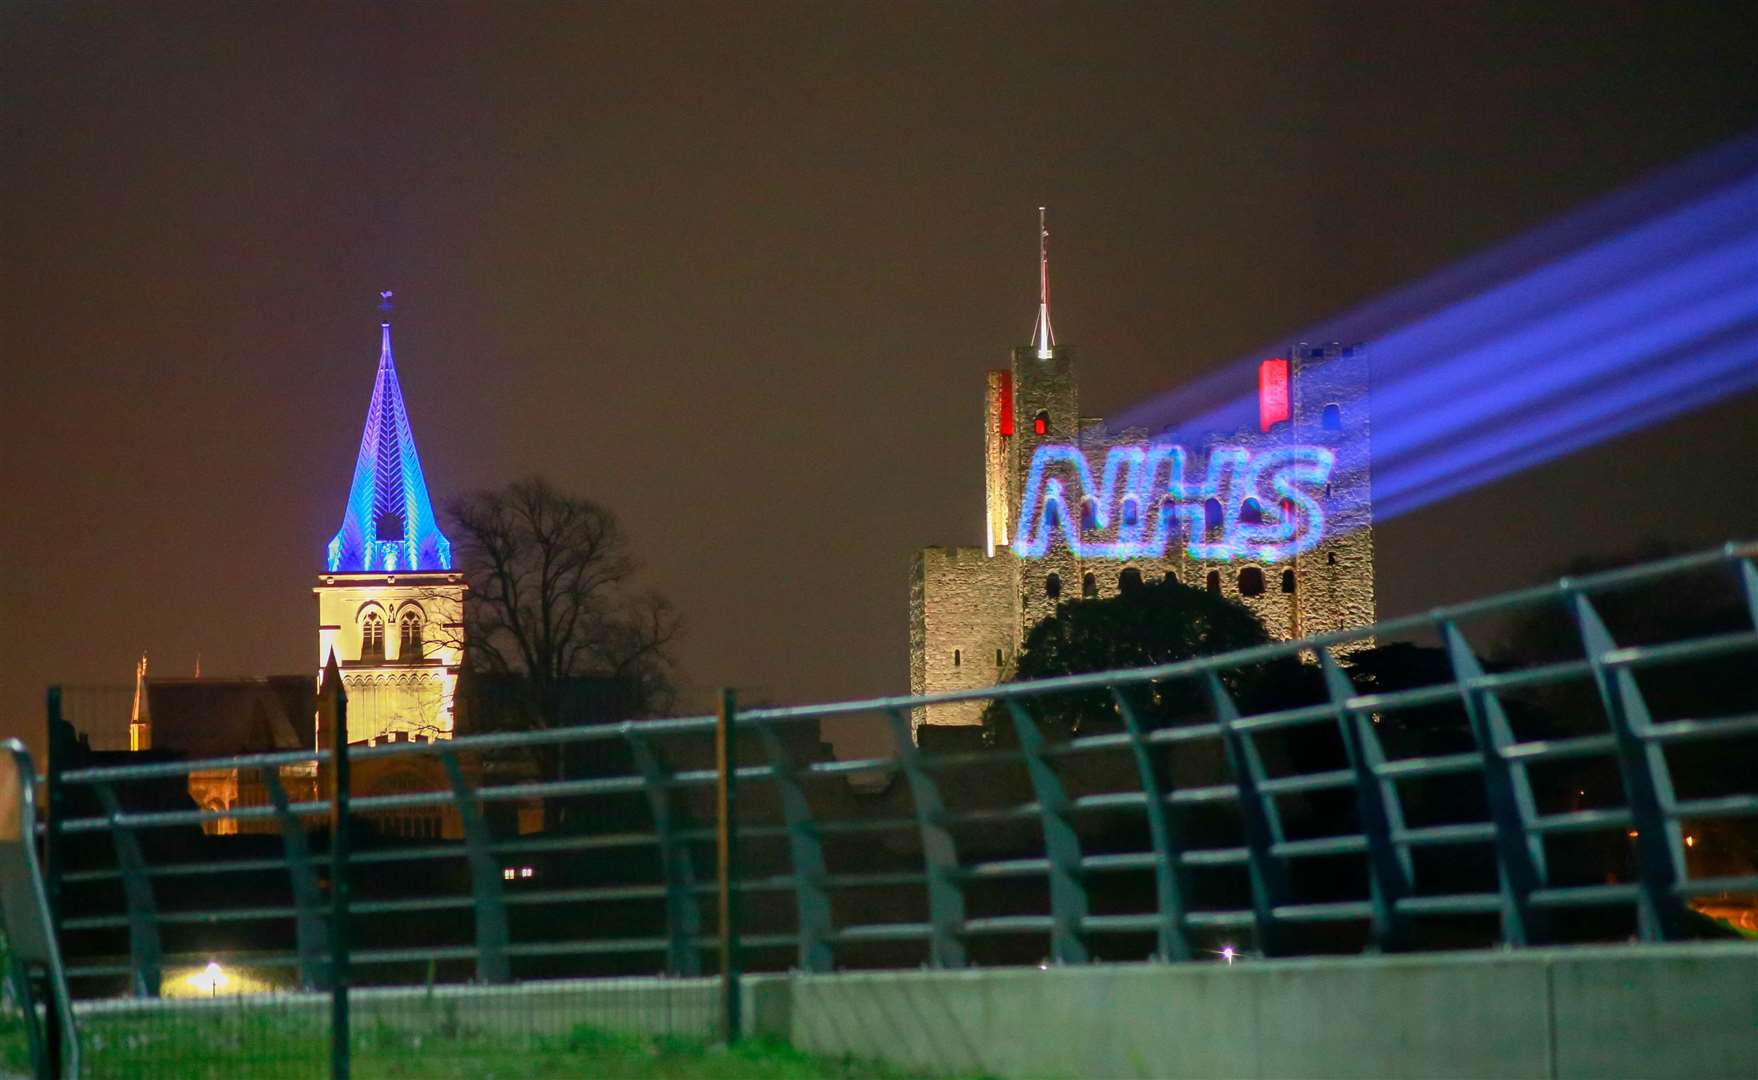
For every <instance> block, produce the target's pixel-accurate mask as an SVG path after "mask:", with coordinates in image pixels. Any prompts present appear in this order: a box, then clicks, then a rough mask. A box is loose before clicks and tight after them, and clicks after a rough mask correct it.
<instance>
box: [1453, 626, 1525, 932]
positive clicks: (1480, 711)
mask: <svg viewBox="0 0 1758 1080" xmlns="http://www.w3.org/2000/svg"><path fill="white" fill-rule="evenodd" d="M1441 635H1442V637H1443V638H1444V640H1445V641H1446V646H1447V658H1448V659H1449V660H1450V661H1451V662H1452V665H1453V681H1454V682H1455V683H1457V684H1458V686H1459V699H1460V701H1461V702H1463V703H1464V706H1465V719H1466V722H1467V723H1469V724H1470V726H1471V737H1472V738H1473V739H1474V740H1476V742H1477V749H1478V752H1479V753H1480V754H1482V755H1483V783H1484V794H1485V798H1486V800H1487V801H1488V803H1489V816H1490V820H1491V822H1492V823H1493V825H1494V826H1495V838H1496V839H1495V844H1496V866H1497V868H1498V870H1499V874H1498V876H1499V878H1500V880H1501V892H1502V936H1503V937H1504V938H1506V939H1507V942H1508V944H1510V945H1534V944H1538V943H1540V942H1542V941H1544V940H1545V939H1546V938H1547V937H1549V936H1550V935H1549V920H1548V919H1547V918H1546V917H1545V914H1544V913H1543V912H1542V911H1538V910H1536V909H1534V908H1533V906H1532V902H1531V896H1532V893H1533V890H1535V889H1537V888H1539V886H1541V885H1542V884H1543V883H1544V876H1545V866H1544V839H1543V838H1542V837H1540V836H1539V835H1538V834H1537V833H1535V832H1533V831H1532V830H1531V829H1530V828H1529V826H1530V825H1531V824H1532V822H1533V819H1534V818H1536V817H1537V816H1538V811H1537V808H1536V807H1535V806H1534V804H1533V801H1532V784H1531V783H1530V782H1529V781H1528V780H1527V779H1526V767H1525V766H1524V765H1522V764H1520V763H1519V762H1510V761H1509V760H1508V759H1507V758H1505V757H1503V756H1502V749H1503V748H1504V747H1507V746H1510V745H1512V744H1513V742H1514V731H1513V728H1511V727H1510V726H1509V725H1508V716H1507V713H1506V712H1505V711H1504V710H1503V709H1502V703H1501V699H1499V698H1497V697H1496V695H1495V694H1494V693H1492V692H1489V691H1484V690H1473V689H1470V688H1468V687H1467V686H1466V684H1467V683H1469V682H1470V681H1471V680H1473V679H1478V678H1482V676H1483V665H1482V664H1479V663H1478V662H1477V655H1476V654H1475V653H1473V652H1472V651H1471V643H1470V642H1469V641H1466V640H1465V635H1464V633H1462V632H1461V631H1460V630H1459V627H1458V625H1457V624H1456V623H1454V622H1453V621H1452V620H1451V619H1447V620H1445V621H1443V622H1442V623H1441Z"/></svg>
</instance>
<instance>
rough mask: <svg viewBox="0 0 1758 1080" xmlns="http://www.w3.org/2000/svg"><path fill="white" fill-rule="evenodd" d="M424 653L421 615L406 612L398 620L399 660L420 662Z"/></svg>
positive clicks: (416, 612)
mask: <svg viewBox="0 0 1758 1080" xmlns="http://www.w3.org/2000/svg"><path fill="white" fill-rule="evenodd" d="M423 655H424V651H423V649H422V641H421V613H420V612H419V611H405V612H403V616H402V618H400V619H398V620H397V659H399V660H420V659H422V658H423Z"/></svg>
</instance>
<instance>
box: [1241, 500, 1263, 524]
mask: <svg viewBox="0 0 1758 1080" xmlns="http://www.w3.org/2000/svg"><path fill="white" fill-rule="evenodd" d="M1239 520H1240V521H1241V522H1243V523H1244V524H1246V525H1262V524H1263V523H1264V508H1263V507H1262V506H1261V505H1259V503H1258V501H1257V500H1256V499H1251V498H1248V499H1246V500H1245V501H1244V502H1242V503H1240V504H1239Z"/></svg>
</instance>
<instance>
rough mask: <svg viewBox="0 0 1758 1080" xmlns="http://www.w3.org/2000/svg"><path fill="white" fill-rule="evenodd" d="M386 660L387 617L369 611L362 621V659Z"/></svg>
mask: <svg viewBox="0 0 1758 1080" xmlns="http://www.w3.org/2000/svg"><path fill="white" fill-rule="evenodd" d="M384 658H385V617H384V616H383V615H380V614H379V613H378V612H376V611H369V612H367V613H366V614H365V616H363V617H362V618H361V620H360V659H362V660H383V659H384Z"/></svg>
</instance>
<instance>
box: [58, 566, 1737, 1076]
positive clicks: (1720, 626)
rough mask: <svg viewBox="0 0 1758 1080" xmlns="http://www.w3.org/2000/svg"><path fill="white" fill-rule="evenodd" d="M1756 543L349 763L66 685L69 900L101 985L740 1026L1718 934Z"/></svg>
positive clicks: (78, 981) (81, 984)
mask: <svg viewBox="0 0 1758 1080" xmlns="http://www.w3.org/2000/svg"><path fill="white" fill-rule="evenodd" d="M1755 558H1758V546H1755V545H1752V544H1730V545H1727V546H1725V547H1723V548H1720V549H1718V550H1715V551H1711V552H1706V553H1703V554H1699V555H1692V556H1686V557H1679V558H1670V559H1665V560H1662V561H1658V562H1653V563H1650V564H1646V565H1642V566H1636V567H1630V568H1626V569H1620V570H1616V571H1611V572H1607V573H1600V574H1594V575H1591V576H1584V577H1579V578H1573V579H1564V580H1562V581H1558V582H1556V583H1554V584H1551V585H1546V586H1543V587H1538V588H1532V589H1527V590H1523V591H1520V592H1515V593H1511V594H1507V595H1504V596H1499V597H1495V598H1492V599H1487V600H1481V601H1477V602H1473V603H1467V604H1461V605H1456V606H1453V607H1448V608H1441V609H1437V610H1435V611H1432V612H1429V613H1427V614H1423V615H1419V616H1414V617H1411V618H1406V619H1400V620H1395V621H1391V622H1387V623H1383V624H1381V625H1378V626H1375V627H1370V628H1366V629H1362V630H1355V631H1348V632H1342V633H1334V634H1328V635H1323V636H1319V637H1312V638H1307V639H1303V640H1299V641H1294V642H1287V643H1277V644H1269V645H1264V646H1261V647H1256V648H1252V649H1247V650H1244V651H1239V652H1232V653H1227V654H1224V655H1217V656H1210V657H1202V658H1198V659H1192V660H1185V661H1179V662H1174V663H1167V664H1163V665H1159V666H1154V667H1143V668H1135V669H1130V670H1119V671H1107V672H1102V673H1095V674H1087V675H1077V676H1070V677H1065V678H1057V679H1048V680H1043V681H1038V682H1030V683H1015V684H1008V685H1001V686H995V687H990V688H986V689H982V690H974V691H969V692H961V693H947V694H937V695H930V696H925V697H897V698H880V699H874V700H867V701H855V702H843V703H837V704H831V705H819V706H806V707H784V708H753V709H740V708H738V707H737V705H736V702H735V701H734V700H733V698H732V696H731V695H730V694H729V695H728V696H727V699H726V702H725V705H724V707H723V709H722V711H721V714H720V715H719V716H695V717H680V718H674V719H664V720H639V721H629V722H624V723H615V724H607V725H599V726H589V727H568V728H560V729H552V730H528V731H518V732H503V733H495V734H479V735H469V736H461V737H458V738H452V739H440V740H433V741H425V740H417V741H401V740H399V741H392V742H380V743H376V744H374V745H355V746H351V747H342V748H340V754H338V751H337V750H334V749H325V750H322V751H316V750H297V751H288V752H282V753H272V754H253V755H246V756H240V757H229V758H220V759H212V760H206V761H187V760H145V759H144V757H143V755H129V756H127V757H121V758H119V759H117V760H116V761H102V762H99V761H95V760H92V759H90V758H89V757H88V758H87V759H86V760H85V761H84V763H75V764H69V759H70V758H75V757H78V756H80V753H81V752H80V751H78V749H77V747H76V746H74V744H73V741H72V735H71V733H70V732H68V731H67V729H66V728H65V727H63V726H60V725H57V724H56V723H55V721H57V720H58V719H59V717H58V716H57V715H53V714H54V713H55V711H56V710H57V709H58V708H59V707H60V694H59V692H52V693H51V697H50V701H51V713H52V715H51V726H52V728H53V729H55V730H57V731H58V732H60V733H61V734H60V735H59V736H58V738H61V739H62V742H60V743H57V744H55V745H56V746H57V747H58V749H57V750H55V751H54V752H52V753H51V765H52V767H51V770H50V773H49V775H48V776H47V777H46V780H45V782H46V784H47V787H48V790H49V791H50V792H52V793H55V794H53V795H52V800H53V799H62V800H64V805H65V807H66V809H65V812H64V813H63V814H61V815H60V816H59V817H57V818H55V819H54V820H52V821H51V822H50V823H49V826H48V829H47V843H48V845H49V851H50V855H49V858H48V860H47V863H48V866H49V873H50V882H49V895H50V896H51V897H55V898H57V900H56V903H57V907H58V915H59V918H60V924H61V932H62V944H63V952H64V953H65V955H66V956H67V957H68V970H67V974H68V978H69V979H70V980H71V981H72V983H73V985H74V988H75V993H76V995H78V996H82V997H104V996H114V995H119V994H125V995H132V996H135V997H145V998H152V997H158V996H167V997H169V996H177V995H190V994H195V995H198V996H208V997H210V998H213V997H216V996H219V995H223V994H228V993H231V994H239V993H242V992H246V991H261V992H263V993H266V994H275V993H280V994H298V993H300V992H304V991H312V990H320V989H325V988H331V983H332V982H333V981H335V980H334V979H333V977H332V976H333V974H334V973H335V972H337V971H345V972H352V976H351V977H352V981H354V982H356V983H358V984H360V985H405V986H418V987H429V988H432V987H445V986H448V985H454V984H461V983H466V982H475V983H479V984H490V985H493V984H507V983H510V982H526V981H532V980H546V979H561V978H578V977H581V976H635V975H656V974H657V975H662V976H664V977H667V978H675V979H678V980H686V981H689V983H690V985H692V986H694V985H698V983H697V981H696V980H697V977H699V976H703V975H712V974H718V975H720V976H721V977H722V979H723V990H724V993H723V1012H722V1019H721V1024H722V1026H723V1029H724V1030H725V1031H726V1033H727V1034H736V1032H737V1030H738V1012H737V1008H736V1005H734V1003H735V1002H736V1000H738V999H739V988H738V985H737V976H738V974H739V973H740V972H741V971H742V970H745V969H750V970H758V971H789V970H792V971H797V972H802V973H806V974H817V973H825V972H831V971H840V970H849V969H859V968H868V969H915V968H921V967H924V966H925V967H929V968H934V969H958V968H965V967H970V966H977V965H983V966H992V965H1018V966H1024V967H1027V968H1029V967H1032V966H1045V967H1049V966H1053V965H1079V964H1086V963H1089V962H1098V961H1106V962H1118V961H1142V960H1155V961H1168V962H1169V961H1207V962H1211V963H1218V964H1234V963H1251V962H1255V961H1257V960H1259V959H1261V958H1264V957H1278V956H1293V955H1307V954H1323V953H1355V952H1374V953H1391V952H1413V951H1424V950H1454V949H1461V948H1471V947H1487V946H1494V945H1507V946H1514V947H1525V946H1536V945H1560V944H1570V943H1576V942H1589V941H1613V942H1620V941H1628V940H1636V941H1640V942H1668V941H1679V940H1683V939H1687V938H1692V937H1698V936H1705V935H1709V936H1713V935H1715V934H1717V933H1722V932H1724V929H1723V924H1721V923H1718V922H1716V921H1714V920H1711V919H1709V918H1707V917H1704V916H1702V915H1700V914H1698V913H1696V912H1695V911H1694V910H1693V903H1702V902H1703V901H1704V898H1712V899H1713V900H1714V901H1715V903H1716V904H1719V905H1722V906H1726V905H1729V904H1738V903H1740V902H1741V901H1740V899H1739V898H1740V897H1741V896H1744V895H1746V894H1750V893H1758V869H1755V867H1754V860H1755V859H1758V844H1754V835H1755V831H1754V827H1753V826H1754V820H1753V819H1754V818H1758V773H1755V772H1754V770H1753V769H1752V768H1751V767H1750V762H1752V761H1753V760H1758V754H1755V753H1754V751H1755V750H1758V565H1755V562H1754V560H1755ZM1400 642H1409V643H1412V644H1406V645H1402V646H1400V647H1398V648H1389V647H1387V648H1375V647H1374V646H1376V645H1378V646H1385V645H1387V643H1400ZM1509 642H1512V643H1513V644H1514V645H1515V646H1518V647H1517V648H1516V647H1502V646H1505V645H1506V644H1507V643H1509ZM1496 657H1501V658H1502V659H1500V660H1497V659H1494V658H1496ZM1510 658H1512V659H1510ZM336 707H338V708H340V709H343V710H345V708H346V705H345V702H337V703H336ZM947 713H950V714H951V715H954V716H956V717H957V718H959V719H963V720H980V721H981V722H980V723H976V724H970V725H966V726H962V727H949V726H944V725H940V724H937V723H933V722H932V721H934V720H936V719H937V718H939V717H941V716H943V715H945V714H947ZM924 721H928V722H927V723H924ZM344 729H345V725H344ZM824 732H829V733H830V734H832V735H834V736H835V737H836V738H837V739H838V740H839V742H841V743H842V744H843V746H844V747H845V748H846V747H848V746H864V747H866V748H868V752H867V753H865V754H863V755H861V756H856V757H853V758H837V757H834V756H832V755H830V754H829V753H828V752H827V750H826V747H825V746H824V745H823V741H822V740H823V737H824V736H823V733H824ZM99 756H101V755H99ZM339 756H344V757H345V768H346V770H347V771H350V772H351V773H352V775H353V777H354V778H355V780H354V784H353V787H352V789H351V790H353V791H354V792H356V794H354V795H353V797H352V798H351V799H349V800H347V803H348V805H347V806H346V807H345V808H343V810H342V811H341V812H340V813H338V808H337V807H335V806H334V805H333V800H332V799H331V798H329V797H328V795H327V791H328V784H329V778H330V777H332V776H333V775H335V773H336V772H337V771H339V770H338V758H339ZM717 760H724V761H727V762H731V763H732V767H731V768H730V769H727V770H722V769H720V768H717ZM136 761H139V763H136ZM723 776H724V777H725V778H726V779H727V780H728V781H729V782H728V783H727V784H725V785H720V781H721V780H722V779H723ZM366 792H370V793H366ZM192 800H193V801H192ZM338 820H339V821H340V831H339V832H338V828H337V826H336V824H334V822H335V821H338ZM720 826H726V827H725V828H721V827H720ZM336 835H343V836H346V837H347V838H348V839H349V844H348V845H347V847H346V848H345V849H344V851H343V853H342V855H343V858H341V859H338V857H337V856H338V850H337V846H336V845H335V844H334V843H333V841H332V837H333V836H336ZM722 867H724V873H723V872H722V871H721V868H722ZM723 885H725V886H726V891H725V894H724V895H722V886H723ZM343 886H346V887H347V888H348V889H350V890H351V892H350V893H349V894H348V895H346V896H345V898H344V905H345V907H346V921H345V925H346V927H347V930H346V934H345V935H344V936H342V937H341V939H340V940H342V941H343V942H344V943H345V945H346V946H347V947H346V949H345V951H346V956H345V957H338V956H335V955H333V952H334V951H335V950H334V949H333V946H334V943H335V942H336V941H337V940H338V937H337V933H338V928H339V927H340V926H341V925H344V924H341V923H338V921H337V919H336V916H335V913H334V912H333V910H332V908H333V907H334V906H335V904H336V896H337V892H338V889H339V888H341V887H343ZM724 913H730V914H724ZM723 918H725V919H727V920H730V922H729V924H728V928H729V929H731V930H733V931H735V932H736V933H734V934H729V935H727V940H724V941H723V938H722V934H721V929H722V925H723V921H722V920H723ZM1726 932H1728V933H1731V931H1726ZM735 945H736V947H733V946H735ZM338 960H343V961H345V962H344V963H341V964H339V963H338ZM222 980H230V981H229V982H227V981H222ZM691 1015H692V1016H693V1017H695V1016H696V1015H697V1014H695V1013H692V1014H691ZM695 1022H696V1021H695V1020H692V1023H695ZM649 1026H651V1025H649ZM88 1056H89V1055H88ZM101 1056H102V1055H101V1054H99V1055H96V1057H94V1060H96V1059H97V1058H98V1057H101Z"/></svg>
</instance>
